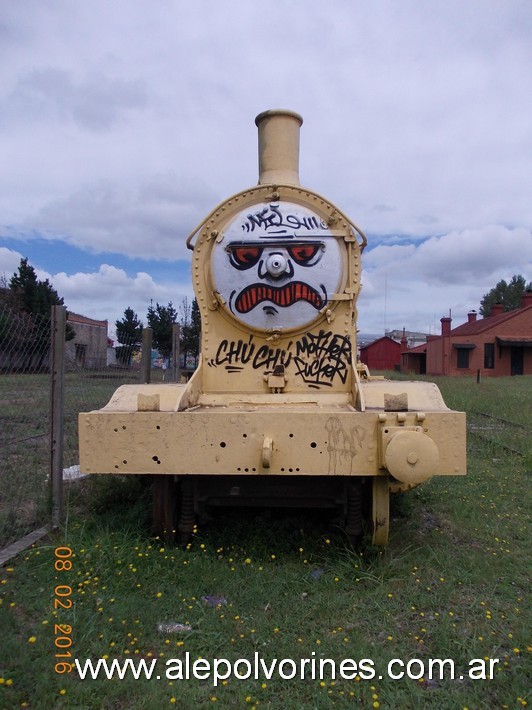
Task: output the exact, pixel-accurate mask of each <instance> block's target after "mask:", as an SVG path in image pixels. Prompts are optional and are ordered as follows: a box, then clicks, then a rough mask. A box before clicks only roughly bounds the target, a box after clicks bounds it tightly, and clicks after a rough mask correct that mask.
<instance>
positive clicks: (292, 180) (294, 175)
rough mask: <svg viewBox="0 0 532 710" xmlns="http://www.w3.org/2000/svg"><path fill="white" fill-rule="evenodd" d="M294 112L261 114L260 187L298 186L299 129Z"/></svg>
mask: <svg viewBox="0 0 532 710" xmlns="http://www.w3.org/2000/svg"><path fill="white" fill-rule="evenodd" d="M302 123H303V119H302V118H301V116H300V115H299V114H298V113H295V111H286V110H284V109H272V110H270V111H264V112H263V113H259V115H258V116H257V118H256V119H255V124H256V125H257V128H258V129H259V185H267V184H274V185H279V184H280V185H283V184H284V185H299V184H300V183H299V129H300V128H301V125H302Z"/></svg>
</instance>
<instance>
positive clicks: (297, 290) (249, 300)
mask: <svg viewBox="0 0 532 710" xmlns="http://www.w3.org/2000/svg"><path fill="white" fill-rule="evenodd" d="M263 301H271V302H272V303H274V304H275V305H276V306H281V307H282V308H285V307H287V306H291V305H292V304H293V303H296V302H297V301H306V302H307V303H310V305H311V306H314V308H316V310H319V309H320V308H322V307H323V304H324V301H323V298H322V297H321V296H320V294H319V293H318V292H317V291H316V289H314V288H312V286H309V285H308V284H306V283H303V282H302V281H291V282H290V283H288V284H286V285H285V286H270V285H268V284H251V285H250V286H246V288H245V289H244V290H243V291H242V292H241V293H239V294H238V297H237V299H236V301H235V308H236V310H237V311H238V312H239V313H249V311H251V310H253V308H255V306H256V305H258V304H259V303H262V302H263Z"/></svg>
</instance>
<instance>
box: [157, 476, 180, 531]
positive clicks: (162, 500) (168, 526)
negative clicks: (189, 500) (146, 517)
mask: <svg viewBox="0 0 532 710" xmlns="http://www.w3.org/2000/svg"><path fill="white" fill-rule="evenodd" d="M176 530H177V486H176V483H175V481H174V477H173V476H162V475H161V476H153V532H154V533H155V535H158V536H159V537H161V538H162V539H163V540H170V541H172V540H174V538H175V533H176Z"/></svg>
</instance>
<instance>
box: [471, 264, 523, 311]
mask: <svg viewBox="0 0 532 710" xmlns="http://www.w3.org/2000/svg"><path fill="white" fill-rule="evenodd" d="M530 290H532V281H529V282H528V284H527V283H526V280H525V277H524V276H521V275H520V274H519V275H516V276H512V278H511V280H510V283H506V281H505V280H504V279H502V280H501V281H499V283H498V284H497V285H496V286H494V287H493V288H492V289H491V291H488V293H486V294H484V296H483V297H482V300H481V301H480V315H481V316H483V317H484V318H486V316H489V315H490V313H491V309H492V308H493V306H494V305H495V304H496V303H500V304H502V307H503V310H504V311H514V310H515V309H516V308H520V307H521V299H522V297H523V295H524V293H525V292H526V291H530Z"/></svg>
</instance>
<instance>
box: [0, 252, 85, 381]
mask: <svg viewBox="0 0 532 710" xmlns="http://www.w3.org/2000/svg"><path fill="white" fill-rule="evenodd" d="M4 300H5V302H6V303H7V304H8V305H9V307H10V308H11V310H12V312H13V313H14V314H16V317H17V318H18V319H23V321H24V328H23V331H22V332H23V337H22V336H21V337H19V341H18V344H17V346H16V349H17V350H22V351H26V352H28V353H29V352H33V353H38V354H39V358H38V359H39V363H38V365H37V366H38V367H40V366H41V365H42V362H43V361H44V359H45V357H46V355H47V354H48V350H49V346H50V330H51V308H52V306H62V305H64V300H63V299H62V298H61V297H60V296H59V294H58V293H57V291H56V290H55V288H53V286H52V284H51V283H50V281H49V280H48V279H45V280H44V281H41V280H39V279H38V278H37V274H36V273H35V269H34V268H33V266H31V264H29V263H28V260H27V259H25V258H23V259H21V260H20V264H19V267H18V272H15V273H14V274H13V276H12V277H11V279H10V280H9V284H8V289H7V292H6V293H5V294H4ZM74 336H75V331H74V329H73V328H72V326H71V325H70V323H67V324H66V332H65V340H72V338H74Z"/></svg>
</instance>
